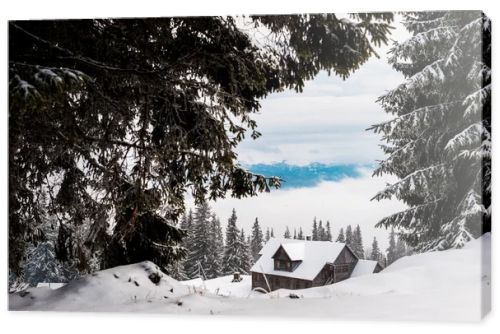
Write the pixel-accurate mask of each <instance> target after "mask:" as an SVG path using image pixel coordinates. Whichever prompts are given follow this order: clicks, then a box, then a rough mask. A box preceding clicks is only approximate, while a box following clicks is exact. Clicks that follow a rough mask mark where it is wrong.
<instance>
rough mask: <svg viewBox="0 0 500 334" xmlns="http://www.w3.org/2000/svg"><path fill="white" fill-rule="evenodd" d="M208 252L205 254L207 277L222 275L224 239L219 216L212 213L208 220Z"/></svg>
mask: <svg viewBox="0 0 500 334" xmlns="http://www.w3.org/2000/svg"><path fill="white" fill-rule="evenodd" d="M208 240H209V250H208V252H209V254H207V258H208V259H207V262H208V268H207V270H206V275H207V278H216V277H219V276H221V275H222V255H223V252H224V241H223V236H222V227H221V224H220V220H219V218H218V217H217V216H216V215H215V214H213V215H212V219H211V220H210V230H209V235H208Z"/></svg>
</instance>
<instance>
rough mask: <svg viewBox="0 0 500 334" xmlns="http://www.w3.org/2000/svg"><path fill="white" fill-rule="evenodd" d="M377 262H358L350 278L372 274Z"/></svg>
mask: <svg viewBox="0 0 500 334" xmlns="http://www.w3.org/2000/svg"><path fill="white" fill-rule="evenodd" d="M377 264H378V262H377V261H372V260H358V262H357V263H356V267H354V270H353V271H352V274H351V277H357V276H363V275H367V274H373V272H374V271H375V268H376V267H377Z"/></svg>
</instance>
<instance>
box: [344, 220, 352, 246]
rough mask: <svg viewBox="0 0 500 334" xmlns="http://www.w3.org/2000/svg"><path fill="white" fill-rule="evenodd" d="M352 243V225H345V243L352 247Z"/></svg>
mask: <svg viewBox="0 0 500 334" xmlns="http://www.w3.org/2000/svg"><path fill="white" fill-rule="evenodd" d="M352 243H353V235H352V227H351V225H347V228H346V229H345V244H346V245H347V246H350V247H351V248H352Z"/></svg>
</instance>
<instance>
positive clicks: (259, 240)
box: [250, 218, 269, 261]
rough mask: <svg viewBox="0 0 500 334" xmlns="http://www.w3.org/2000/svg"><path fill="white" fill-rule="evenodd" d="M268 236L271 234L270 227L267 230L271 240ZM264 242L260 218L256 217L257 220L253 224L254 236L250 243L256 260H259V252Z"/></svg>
mask: <svg viewBox="0 0 500 334" xmlns="http://www.w3.org/2000/svg"><path fill="white" fill-rule="evenodd" d="M268 236H269V229H267V231H266V239H267V240H269V238H268ZM267 240H266V241H267ZM263 242H264V240H263V235H262V230H261V228H260V225H259V220H258V219H257V218H255V222H254V223H253V226H252V237H251V243H250V248H251V249H252V257H253V260H254V261H257V259H258V257H259V252H260V250H261V249H262V246H263Z"/></svg>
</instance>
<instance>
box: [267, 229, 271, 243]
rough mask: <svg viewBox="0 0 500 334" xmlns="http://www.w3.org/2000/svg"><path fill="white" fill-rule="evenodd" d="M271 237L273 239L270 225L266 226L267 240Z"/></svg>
mask: <svg viewBox="0 0 500 334" xmlns="http://www.w3.org/2000/svg"><path fill="white" fill-rule="evenodd" d="M269 239H271V233H270V232H269V227H266V242H268V241H269Z"/></svg>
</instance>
